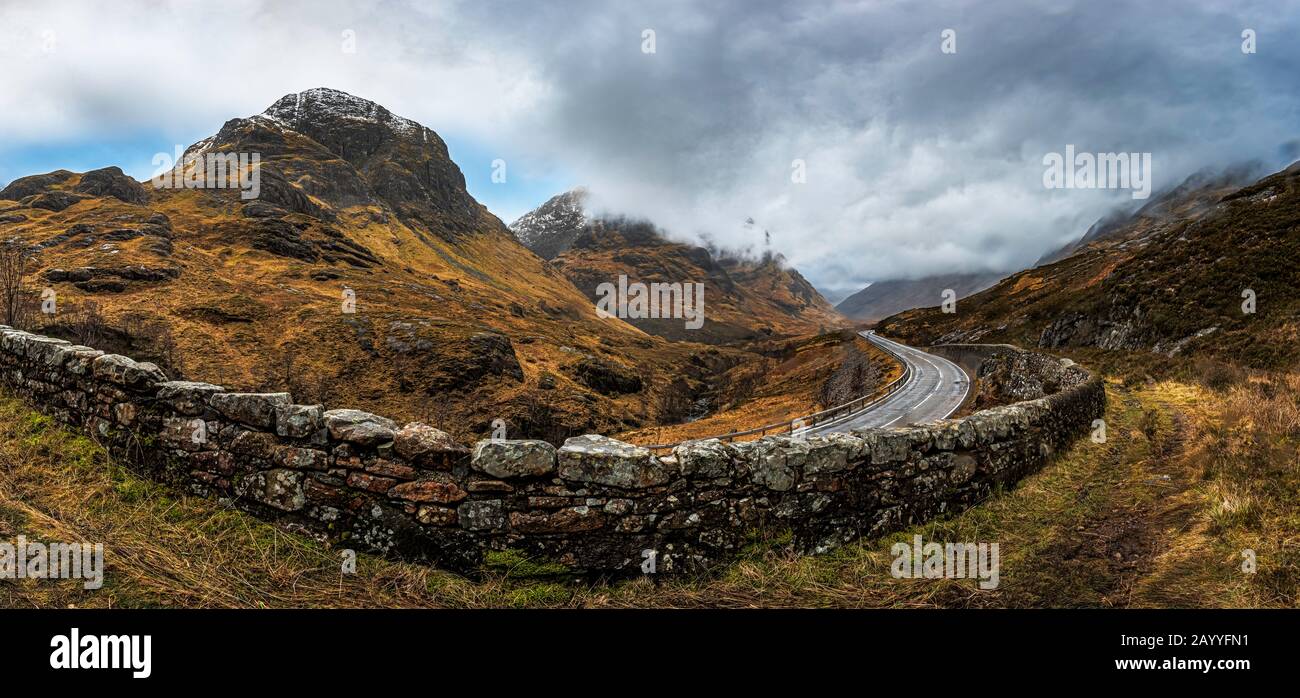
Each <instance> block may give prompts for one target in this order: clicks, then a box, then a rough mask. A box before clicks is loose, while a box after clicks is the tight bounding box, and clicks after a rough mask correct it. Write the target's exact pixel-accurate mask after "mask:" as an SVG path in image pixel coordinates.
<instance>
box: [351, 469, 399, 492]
mask: <svg viewBox="0 0 1300 698" xmlns="http://www.w3.org/2000/svg"><path fill="white" fill-rule="evenodd" d="M396 484H397V481H396V480H394V479H392V478H389V477H378V476H376V475H370V474H368V473H350V474H349V475H348V487H355V488H357V489H359V490H369V491H371V492H378V493H380V494H383V493H385V492H388V491H389V490H391V489H393V485H396Z"/></svg>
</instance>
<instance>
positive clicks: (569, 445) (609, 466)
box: [559, 434, 672, 488]
mask: <svg viewBox="0 0 1300 698" xmlns="http://www.w3.org/2000/svg"><path fill="white" fill-rule="evenodd" d="M559 475H560V477H562V478H564V479H565V480H571V481H573V482H593V483H596V484H601V485H611V486H614V487H625V488H641V487H653V486H655V485H662V484H665V483H667V482H668V481H669V480H670V479H671V478H672V473H671V472H669V470H668V467H667V465H666V464H664V463H663V462H661V461H660V460H659V459H657V458H655V457H654V454H653V453H651V451H650V449H648V448H644V447H641V446H634V445H632V444H629V443H624V442H622V441H619V440H617V439H611V438H609V437H607V436H598V435H595V434H587V435H585V436H575V437H573V438H571V439H568V440H566V441H565V442H564V446H562V447H561V448H560V451H559Z"/></svg>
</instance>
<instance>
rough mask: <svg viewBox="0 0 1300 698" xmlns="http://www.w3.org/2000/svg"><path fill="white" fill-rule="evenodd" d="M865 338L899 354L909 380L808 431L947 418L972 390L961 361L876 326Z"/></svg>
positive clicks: (816, 431) (881, 426) (907, 423)
mask: <svg viewBox="0 0 1300 698" xmlns="http://www.w3.org/2000/svg"><path fill="white" fill-rule="evenodd" d="M860 334H861V335H862V337H863V338H864V339H866V340H867V341H869V342H871V343H872V344H875V345H876V346H878V347H880V348H881V349H883V350H885V351H886V352H889V353H890V354H893V355H894V356H897V357H898V358H899V359H900V360H902V361H903V363H904V364H906V365H907V367H908V368H909V369H911V374H910V375H909V376H908V378H907V382H906V383H905V384H904V385H903V387H902V388H899V389H898V391H897V392H895V393H894V394H892V395H890V396H889V397H887V398H885V399H884V400H882V401H880V402H878V403H876V404H874V405H872V406H870V407H868V408H866V409H864V410H862V411H859V412H854V413H853V414H848V415H845V416H843V417H839V418H837V419H835V420H833V421H829V422H824V423H822V424H818V425H816V426H814V427H812V428H810V429H809V430H808V431H809V433H814V434H826V433H830V432H836V431H848V430H850V429H866V428H871V427H877V428H883V427H902V426H909V425H913V424H925V423H926V422H933V421H936V420H939V419H946V418H947V417H949V416H950V415H952V413H953V412H956V411H957V408H958V407H961V403H962V402H963V401H964V400H965V399H966V393H967V392H968V391H969V390H970V378H968V377H967V376H966V372H965V371H963V370H961V368H960V367H959V366H957V364H955V363H953V362H951V361H949V360H947V359H944V358H942V357H938V356H935V355H934V354H927V353H926V352H923V351H921V350H920V349H914V348H912V347H909V346H907V345H906V344H899V343H898V342H895V341H893V340H890V339H885V338H884V337H881V336H880V335H878V334H876V333H875V331H873V330H867V331H865V332H862V333H860Z"/></svg>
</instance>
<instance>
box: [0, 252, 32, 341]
mask: <svg viewBox="0 0 1300 698" xmlns="http://www.w3.org/2000/svg"><path fill="white" fill-rule="evenodd" d="M31 257H32V255H31V252H30V250H28V248H26V247H24V246H23V245H22V244H21V243H20V242H18V241H16V240H10V241H8V242H5V243H3V244H0V324H4V325H8V326H10V327H16V328H19V329H28V323H29V322H30V321H31V317H32V312H31V310H32V304H31V302H30V299H29V296H30V291H29V290H28V289H27V274H28V272H30V271H31V268H32V267H33V266H34V265H33V264H32V263H31Z"/></svg>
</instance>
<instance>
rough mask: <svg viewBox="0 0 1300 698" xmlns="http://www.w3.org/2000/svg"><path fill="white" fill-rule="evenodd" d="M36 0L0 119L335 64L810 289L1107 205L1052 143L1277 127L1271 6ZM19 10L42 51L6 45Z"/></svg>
mask: <svg viewBox="0 0 1300 698" xmlns="http://www.w3.org/2000/svg"><path fill="white" fill-rule="evenodd" d="M51 7H53V8H54V9H48V10H41V11H40V13H39V14H32V12H31V11H19V10H17V9H16V8H15V7H12V6H9V5H4V6H0V8H2V9H0V18H3V19H4V20H5V21H4V22H3V23H0V26H5V27H8V28H9V29H8V30H7V31H9V32H10V34H9V37H8V38H7V40H6V45H7V46H8V48H6V49H4V50H5V51H6V52H7V55H8V56H9V57H10V58H11V60H10V61H9V62H8V63H9V67H8V69H7V72H8V76H7V78H6V82H7V83H11V87H10V88H9V89H6V90H4V91H0V94H2V95H3V96H0V129H3V133H5V134H6V136H7V137H10V138H18V139H24V140H26V141H32V140H33V139H39V138H41V137H48V136H49V134H50V133H52V132H58V133H69V134H77V133H82V134H84V133H87V132H93V131H94V129H96V128H102V127H103V126H102V124H103V122H104V120H112V121H113V123H114V124H115V125H116V127H118V128H136V129H147V128H156V127H157V126H156V124H157V123H158V121H159V114H165V115H166V118H167V119H169V120H179V121H180V122H181V123H183V124H191V123H193V124H202V123H204V122H205V121H206V120H214V119H215V120H218V121H219V120H221V119H224V118H228V117H230V116H234V115H244V114H249V113H255V112H257V111H260V110H261V109H262V108H264V107H265V106H266V105H267V104H269V103H270V102H271V101H273V100H274V99H275V98H276V97H279V96H280V95H282V94H285V93H288V92H294V91H298V90H301V89H306V88H308V87H315V86H330V87H336V88H338V89H343V90H347V91H349V92H352V93H354V94H357V95H359V96H362V97H366V98H369V99H373V100H375V101H378V102H380V103H382V104H385V105H386V106H388V107H390V108H391V109H393V110H394V111H395V112H397V113H400V114H403V115H405V116H409V117H411V118H414V119H417V120H419V121H421V122H422V123H424V124H426V125H428V126H430V127H431V128H433V129H435V130H438V131H440V132H442V131H446V130H451V131H454V132H457V133H467V134H471V135H472V137H474V138H476V139H479V140H481V141H483V142H486V143H489V144H490V145H491V148H493V149H494V150H495V151H497V152H499V153H500V155H499V157H500V158H502V159H503V160H505V161H506V162H508V163H511V167H512V168H514V171H515V172H521V173H527V172H529V171H530V170H532V171H536V170H539V169H541V170H545V169H547V168H554V169H555V170H557V171H559V170H563V171H564V172H565V173H567V176H568V177H569V178H571V179H572V180H573V181H574V182H575V183H581V184H584V185H586V186H587V187H588V188H589V189H590V191H591V193H592V197H593V202H594V204H595V206H596V207H597V208H601V209H605V210H609V211H611V212H616V213H620V214H626V215H633V216H643V217H646V218H648V219H650V220H652V221H654V222H655V223H656V224H658V225H659V226H661V227H662V228H664V229H665V231H666V232H668V233H669V234H670V235H672V236H674V237H677V238H680V239H688V240H709V241H711V242H713V243H715V244H717V245H721V246H724V247H730V248H734V249H741V250H744V249H748V250H750V251H751V252H760V251H762V250H763V249H764V245H765V239H764V235H763V232H764V231H766V232H768V233H770V235H771V245H772V247H773V248H774V250H775V251H778V252H780V253H782V254H784V255H785V256H786V258H787V259H788V260H789V262H790V263H791V264H792V265H794V266H796V267H797V268H799V270H800V271H802V272H803V273H804V275H805V276H807V277H808V278H809V280H811V281H812V282H813V283H814V284H816V285H817V286H818V287H819V288H820V289H822V290H823V292H824V293H826V294H827V295H828V296H829V297H832V298H839V297H842V296H843V295H845V294H847V293H851V292H852V291H855V290H857V289H858V288H860V287H861V286H863V285H864V284H866V283H867V282H871V281H881V280H887V279H897V278H916V277H920V276H926V275H931V274H936V273H948V272H972V271H1013V270H1015V269H1019V268H1022V267H1024V266H1027V265H1029V264H1031V263H1032V262H1033V261H1034V260H1035V259H1036V258H1038V257H1039V256H1040V255H1041V254H1043V253H1044V252H1046V251H1049V250H1051V249H1055V248H1056V247H1059V246H1060V245H1061V244H1063V243H1065V242H1067V241H1068V240H1071V239H1074V238H1077V237H1078V236H1079V235H1081V234H1082V233H1083V231H1084V230H1085V229H1086V228H1087V226H1088V225H1089V224H1090V223H1091V222H1092V221H1094V220H1096V219H1097V218H1098V217H1100V216H1101V215H1103V214H1104V213H1106V212H1107V211H1108V210H1110V209H1112V208H1114V207H1116V206H1123V205H1128V206H1131V205H1133V202H1132V199H1131V197H1130V196H1129V192H1126V191H1114V190H1083V189H1064V190H1062V189H1047V188H1045V187H1044V186H1043V170H1044V166H1043V158H1044V156H1045V155H1046V154H1047V153H1051V152H1062V151H1063V150H1064V149H1065V148H1066V146H1067V145H1073V146H1074V147H1075V149H1077V150H1078V151H1081V152H1149V153H1151V154H1152V162H1153V173H1152V174H1153V178H1154V187H1155V189H1156V190H1157V191H1159V190H1160V189H1161V188H1163V187H1169V186H1173V185H1176V184H1177V183H1178V182H1179V181H1181V180H1182V179H1183V178H1184V177H1186V176H1187V175H1189V174H1191V173H1193V172H1195V171H1197V170H1199V169H1202V168H1206V167H1225V166H1228V165H1232V164H1236V163H1240V162H1243V161H1247V160H1260V161H1263V162H1264V163H1265V165H1266V166H1269V167H1274V168H1276V167H1280V166H1282V165H1285V164H1287V161H1288V160H1289V159H1294V158H1295V156H1296V153H1295V146H1294V144H1295V143H1296V142H1297V139H1298V138H1300V91H1298V89H1297V83H1296V79H1295V76H1296V75H1297V74H1298V73H1300V22H1298V21H1297V18H1298V17H1300V13H1297V11H1296V10H1297V7H1296V5H1295V4H1294V3H1291V2H1286V3H1279V2H1258V3H1250V2H1247V3H1242V2H1232V3H1226V2H1225V3H1197V2H1182V3H1177V4H1170V3H1137V2H1134V3H1108V2H1097V1H1095V0H1093V1H1090V2H1076V3H1071V2H1052V3H1021V2H1014V3H1013V2H990V1H988V0H984V1H981V2H926V3H903V2H861V3H853V2H817V1H810V0H804V1H801V2H798V3H788V2H758V1H755V0H747V1H743V2H741V1H734V2H726V1H716V0H715V1H710V2H694V3H686V2H637V3H631V2H628V3H610V2H597V1H591V2H586V1H581V0H568V1H566V2H561V3H537V2H522V1H521V2H491V1H484V0H480V1H478V2H467V3H410V4H406V3H375V4H347V3H315V2H314V3H304V4H302V5H297V6H295V5H294V4H293V3H285V2H276V3H265V4H262V3H257V2H244V3H225V4H222V5H221V6H220V9H216V6H213V8H212V9H197V8H198V7H200V6H198V5H190V4H188V3H176V4H163V5H157V4H150V5H148V6H138V7H134V6H129V5H128V4H126V3H117V4H114V6H113V7H112V8H104V9H100V10H95V12H98V13H101V14H102V15H103V16H99V17H85V16H84V15H83V16H78V17H75V18H74V16H73V13H72V12H71V10H70V9H67V8H64V7H63V6H59V5H57V4H56V5H54V6H51ZM70 7H71V6H68V8H70ZM47 25H50V26H54V25H57V26H59V27H60V29H59V33H58V36H59V37H60V41H61V44H60V49H59V50H60V52H65V53H63V55H62V56H61V57H60V58H59V59H52V58H51V57H50V56H49V55H42V54H41V52H40V51H39V49H36V48H33V46H34V44H33V42H34V41H36V39H37V38H38V37H40V36H41V35H42V30H43V28H44V27H46V26H47ZM348 29H351V30H354V31H355V34H356V46H357V50H356V52H355V53H352V54H348V53H343V52H341V51H340V50H339V36H340V32H342V31H344V30H348ZM1247 29H1250V30H1253V31H1254V33H1255V36H1256V37H1257V42H1258V43H1257V51H1256V52H1255V53H1243V51H1242V42H1243V38H1242V33H1243V31H1244V30H1247ZM945 30H952V32H953V33H952V34H949V35H948V36H950V37H954V40H955V46H956V52H955V53H946V52H944V51H943V50H941V47H942V42H943V37H944V35H945V34H944V32H945ZM648 32H653V34H652V35H651V34H650V33H648ZM650 36H653V51H649V50H648V49H649V45H648V43H647V42H648V37H650ZM16 40H17V41H20V42H22V43H21V46H25V47H26V48H22V49H15V48H14V46H15V44H14V43H12V42H13V41H16ZM86 42H90V44H89V45H88V44H87V43H86ZM96 42H97V43H96ZM92 48H93V50H92ZM60 61H63V62H60ZM68 61H72V64H71V65H75V69H73V68H72V67H70V64H69V63H68ZM97 124H98V126H97ZM182 130H183V129H182ZM515 163H518V165H517V166H516V165H515ZM796 170H801V171H802V172H804V173H805V174H806V181H803V182H798V181H793V180H794V179H798V178H797V177H794V178H792V174H795V172H796ZM537 203H540V201H519V202H516V205H515V206H513V207H510V208H512V209H513V210H498V211H496V212H497V213H498V214H499V215H501V216H502V217H503V218H506V219H507V220H509V218H511V217H513V216H514V215H516V214H517V213H519V212H522V211H523V210H526V208H528V207H531V206H532V205H536V204H537ZM751 218H752V219H753V221H754V225H745V221H746V220H747V219H751Z"/></svg>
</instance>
